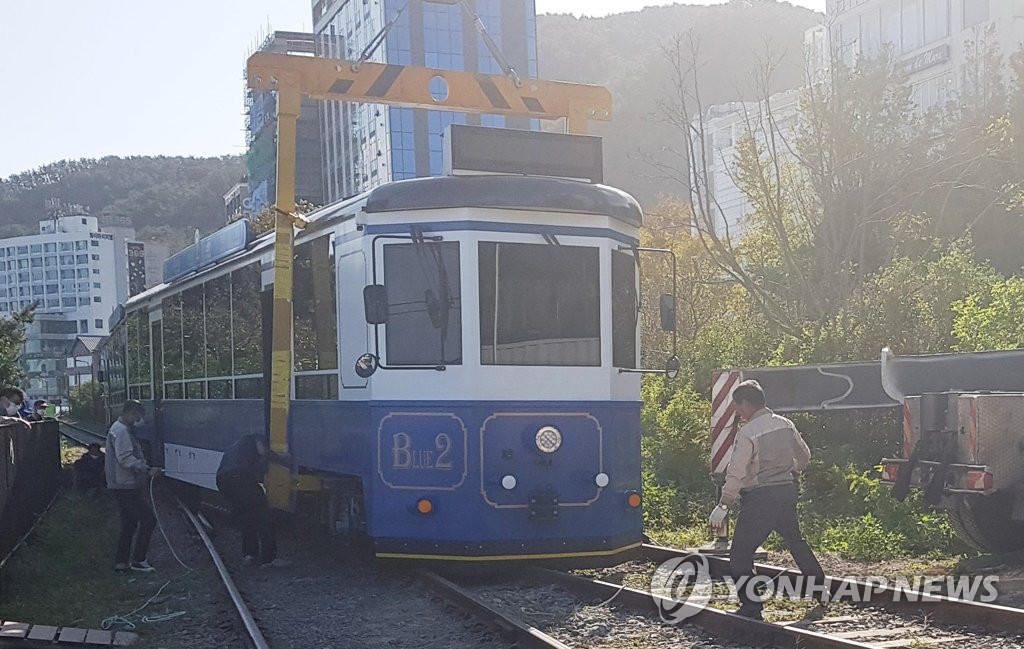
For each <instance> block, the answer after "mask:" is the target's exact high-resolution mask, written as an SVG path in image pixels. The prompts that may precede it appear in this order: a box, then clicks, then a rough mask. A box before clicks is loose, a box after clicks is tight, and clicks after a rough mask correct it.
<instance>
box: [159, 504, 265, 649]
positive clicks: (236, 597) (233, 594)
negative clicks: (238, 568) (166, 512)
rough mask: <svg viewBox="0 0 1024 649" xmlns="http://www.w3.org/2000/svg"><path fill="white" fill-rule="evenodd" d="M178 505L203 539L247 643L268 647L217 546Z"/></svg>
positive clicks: (262, 647)
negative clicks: (236, 614)
mask: <svg viewBox="0 0 1024 649" xmlns="http://www.w3.org/2000/svg"><path fill="white" fill-rule="evenodd" d="M178 507H180V508H181V510H182V511H183V512H185V515H186V516H188V520H189V521H190V522H191V523H192V525H193V526H194V527H195V528H196V532H198V533H199V538H201V539H202V540H203V545H205V546H206V551H207V552H209V553H210V558H211V559H212V560H213V565H214V566H216V568H217V574H219V575H220V579H221V582H223V583H224V588H225V589H226V590H227V591H228V596H229V597H230V598H231V603H232V604H234V606H235V612H237V613H238V617H239V619H240V620H241V622H242V626H243V627H244V628H245V633H246V635H247V636H248V641H249V644H250V645H252V646H253V647H255V649H270V645H269V644H268V643H267V639H266V638H264V637H263V632H262V631H260V628H259V626H258V625H257V624H256V619H255V618H254V617H253V616H252V611H250V610H249V607H248V606H247V605H246V603H245V600H243V599H242V594H241V593H240V592H239V590H238V587H237V586H235V580H234V579H232V578H231V574H230V573H229V572H228V569H227V566H226V565H224V561H223V560H222V559H221V558H220V554H219V553H218V552H217V548H215V547H214V545H213V541H212V540H210V535H209V534H207V533H206V530H205V529H204V528H203V524H202V523H201V522H199V519H198V518H197V517H196V515H195V514H193V513H192V512H191V511H189V509H188V507H186V506H185V505H184V503H182V502H181V501H180V500H179V501H178Z"/></svg>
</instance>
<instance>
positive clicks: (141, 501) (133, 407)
mask: <svg viewBox="0 0 1024 649" xmlns="http://www.w3.org/2000/svg"><path fill="white" fill-rule="evenodd" d="M145 416H146V410H145V408H143V406H142V404H141V403H140V402H138V401H134V400H132V401H126V402H125V404H124V407H123V408H122V410H121V416H120V417H118V418H117V421H115V422H114V423H113V424H112V425H111V426H110V431H109V432H108V433H107V447H106V458H105V462H106V464H105V466H104V473H106V477H107V488H108V489H110V491H111V493H113V494H114V498H115V499H116V500H117V507H118V509H119V510H120V511H121V535H120V538H118V541H117V555H116V557H115V559H114V570H117V571H118V572H126V571H128V570H132V571H133V572H154V570H155V568H153V566H151V565H149V562H148V561H146V553H147V552H148V551H149V540H150V537H152V536H153V528H154V527H156V517H155V516H154V515H153V510H152V508H151V507H150V506H149V503H147V502H146V496H145V491H146V487H147V486H148V485H149V481H150V480H151V479H152V478H155V477H156V476H158V475H160V472H161V469H159V468H156V467H151V466H149V465H148V464H146V458H145V456H144V455H143V454H142V445H141V444H139V440H137V439H135V435H133V434H132V429H133V428H134V427H135V425H136V424H138V423H140V422H141V421H142V420H143V419H144V418H145ZM133 541H134V545H133V543H132V542H133ZM129 556H130V558H131V561H130V562H129Z"/></svg>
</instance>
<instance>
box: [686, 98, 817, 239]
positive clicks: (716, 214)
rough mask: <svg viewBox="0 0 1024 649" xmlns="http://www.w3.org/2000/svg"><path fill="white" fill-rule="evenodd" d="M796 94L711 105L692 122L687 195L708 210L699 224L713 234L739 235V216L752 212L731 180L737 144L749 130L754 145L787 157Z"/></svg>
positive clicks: (796, 110)
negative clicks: (692, 165) (692, 176)
mask: <svg viewBox="0 0 1024 649" xmlns="http://www.w3.org/2000/svg"><path fill="white" fill-rule="evenodd" d="M800 92H801V91H800V90H799V89H797V90H787V91H785V92H780V93H776V94H774V95H772V96H771V97H770V98H769V99H768V100H767V101H735V102H730V103H728V104H715V105H713V106H710V107H709V108H708V109H707V110H706V111H705V113H704V115H703V116H702V118H699V119H695V120H694V123H693V128H692V129H691V133H692V135H691V146H692V147H693V151H694V157H695V159H696V160H697V161H698V170H699V173H698V176H699V177H700V180H699V181H698V182H697V183H693V182H691V190H690V193H691V197H692V199H693V200H694V201H697V200H698V199H702V200H703V201H704V204H705V205H708V206H709V208H710V212H711V213H710V214H709V215H708V217H709V220H710V221H711V223H710V224H704V225H708V226H710V227H711V228H712V229H713V230H714V231H715V234H717V235H718V236H720V237H724V236H726V234H728V235H729V237H731V238H733V239H735V238H737V237H739V236H740V235H742V234H743V229H744V224H745V218H746V216H747V215H748V214H750V213H751V211H753V209H754V208H753V206H752V205H751V204H750V201H749V200H748V199H747V196H746V195H745V194H744V193H743V190H741V189H740V188H739V185H738V182H737V181H738V180H739V177H738V174H739V170H738V168H737V162H738V158H737V156H738V151H737V148H736V147H737V144H738V142H739V140H740V139H741V138H743V137H744V136H745V135H746V134H747V133H748V132H749V133H750V134H751V135H752V136H753V138H754V139H755V140H756V141H757V143H758V145H759V146H761V147H768V146H769V143H771V144H773V145H774V146H775V150H776V151H777V152H778V153H779V154H781V155H782V156H784V157H785V156H788V155H789V147H794V146H796V141H795V136H796V130H797V128H796V127H797V119H798V113H799V105H800ZM769 115H771V118H770V119H769V117H768V116H769ZM702 130H703V135H704V137H703V138H701V137H700V135H701V132H702ZM705 171H706V173H704V172H705Z"/></svg>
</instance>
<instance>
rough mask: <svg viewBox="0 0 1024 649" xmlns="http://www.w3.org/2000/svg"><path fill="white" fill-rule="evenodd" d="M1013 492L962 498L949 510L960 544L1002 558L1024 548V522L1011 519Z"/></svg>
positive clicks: (958, 498) (961, 496) (958, 497)
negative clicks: (1004, 554)
mask: <svg viewBox="0 0 1024 649" xmlns="http://www.w3.org/2000/svg"><path fill="white" fill-rule="evenodd" d="M1013 498H1014V493H1013V492H1012V491H1000V492H996V493H994V494H991V495H989V496H968V495H959V496H957V497H956V499H955V501H954V504H953V507H952V508H951V509H950V510H949V520H950V523H951V524H952V526H953V531H954V532H956V535H957V537H958V538H960V540H962V541H964V542H965V543H967V544H968V545H969V546H971V547H972V548H974V549H976V550H980V551H981V552H992V553H996V554H1001V553H1004V552H1014V551H1016V550H1020V549H1022V548H1024V521H1015V520H1012V519H1011V518H1010V514H1011V512H1012V511H1013Z"/></svg>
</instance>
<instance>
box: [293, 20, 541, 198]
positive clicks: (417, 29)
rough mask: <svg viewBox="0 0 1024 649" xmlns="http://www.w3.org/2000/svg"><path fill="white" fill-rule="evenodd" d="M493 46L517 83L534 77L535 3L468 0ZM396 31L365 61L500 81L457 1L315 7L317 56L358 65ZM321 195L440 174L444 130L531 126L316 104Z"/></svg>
mask: <svg viewBox="0 0 1024 649" xmlns="http://www.w3.org/2000/svg"><path fill="white" fill-rule="evenodd" d="M469 5H470V6H471V7H472V8H473V10H474V11H475V12H476V13H477V15H479V16H480V19H481V20H482V21H483V23H484V25H485V26H486V27H487V31H488V33H489V34H490V36H491V38H492V39H493V40H494V42H495V43H496V44H497V45H498V47H499V48H501V52H502V54H504V56H505V58H506V59H507V60H508V61H509V64H510V65H511V66H512V67H514V68H515V69H516V71H517V72H518V73H519V75H520V76H521V77H523V78H527V77H530V78H535V77H536V76H537V23H536V9H535V7H534V0H470V2H469ZM396 16H397V18H398V19H397V22H396V23H395V25H394V27H393V28H392V29H391V30H390V32H388V34H387V37H386V38H385V40H384V42H383V43H382V44H381V45H380V46H379V47H378V48H377V50H376V51H374V53H373V55H372V56H371V57H370V59H369V60H370V61H374V62H378V63H390V64H398V65H414V66H424V67H429V68H438V69H445V70H467V71H471V72H482V73H485V74H501V73H502V70H501V66H500V65H499V64H498V62H497V61H496V60H495V59H494V57H493V56H492V55H491V52H490V51H489V50H488V48H487V46H486V44H485V43H484V40H483V38H481V37H480V35H479V34H478V33H477V31H476V28H475V26H474V24H473V17H472V16H469V15H467V14H466V13H465V12H464V10H463V9H462V7H461V5H460V3H459V2H457V1H453V0H447V1H435V2H431V1H429V0H314V2H313V20H314V24H315V31H316V36H317V55H318V56H323V57H328V58H341V59H348V60H355V59H358V58H359V56H360V54H361V53H362V52H363V50H364V49H365V48H366V46H367V44H368V43H370V42H371V41H372V40H373V39H374V37H375V36H377V34H378V33H379V32H380V31H381V30H382V29H383V28H384V26H385V25H387V24H388V23H390V22H391V21H392V20H394V19H395V18H396ZM320 120H321V121H320V126H321V133H322V138H321V142H322V150H321V154H322V159H323V176H324V195H325V197H326V198H327V200H328V201H329V202H330V201H336V200H340V199H342V198H345V197H348V196H353V195H355V194H358V193H360V192H363V191H366V190H368V189H371V188H373V187H376V186H377V185H380V184H382V183H385V182H388V181H391V180H402V179H406V178H415V177H418V176H432V175H438V174H440V173H441V170H442V150H443V149H442V141H441V137H442V134H443V133H444V129H445V128H446V127H447V126H448V125H450V124H471V125H482V126H501V127H509V128H524V129H528V128H535V127H536V124H535V122H532V121H531V120H529V119H518V118H517V119H506V118H505V117H504V116H500V115H483V116H480V115H467V114H464V113H455V112H450V111H440V110H425V109H412V108H396V107H389V106H384V105H379V104H356V103H351V102H337V101H329V102H321V107H320Z"/></svg>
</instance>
